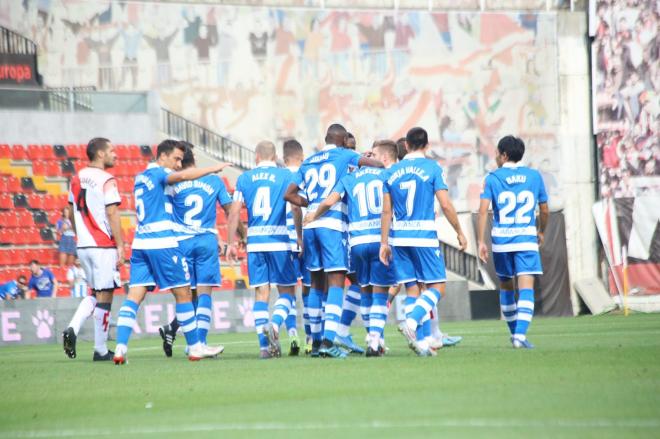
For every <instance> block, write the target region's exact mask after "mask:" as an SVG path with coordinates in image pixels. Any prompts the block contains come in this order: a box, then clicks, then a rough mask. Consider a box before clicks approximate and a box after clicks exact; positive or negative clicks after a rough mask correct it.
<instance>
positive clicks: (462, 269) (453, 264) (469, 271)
mask: <svg viewBox="0 0 660 439" xmlns="http://www.w3.org/2000/svg"><path fill="white" fill-rule="evenodd" d="M440 248H441V249H442V252H443V253H444V256H445V265H446V267H447V269H448V270H451V271H453V272H454V273H456V274H458V275H459V276H462V277H464V278H466V279H467V280H469V281H472V282H475V283H478V284H481V285H484V284H485V281H484V279H483V277H482V275H481V273H480V272H479V261H478V260H477V257H476V256H475V255H471V254H469V253H466V252H463V251H460V250H459V249H457V248H456V247H454V246H452V245H449V244H447V243H445V242H442V241H440Z"/></svg>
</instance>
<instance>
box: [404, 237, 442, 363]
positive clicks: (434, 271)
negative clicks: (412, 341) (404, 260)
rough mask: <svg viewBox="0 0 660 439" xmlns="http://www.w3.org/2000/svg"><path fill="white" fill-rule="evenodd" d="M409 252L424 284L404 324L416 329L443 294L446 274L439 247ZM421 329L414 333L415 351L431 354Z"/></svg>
mask: <svg viewBox="0 0 660 439" xmlns="http://www.w3.org/2000/svg"><path fill="white" fill-rule="evenodd" d="M410 253H411V259H412V261H413V265H414V267H415V275H416V277H417V279H418V280H419V281H420V282H423V283H424V285H425V289H424V291H422V292H421V294H420V295H419V297H417V298H416V300H415V304H414V307H413V309H412V311H411V312H410V315H408V316H406V326H407V327H408V328H409V329H413V328H414V329H415V330H417V328H418V327H419V326H420V324H422V321H423V320H425V319H428V318H429V316H430V314H429V313H430V312H431V310H432V309H435V307H436V305H437V303H438V301H439V300H440V299H441V297H442V295H443V294H444V292H445V282H446V280H447V275H446V272H445V263H444V258H443V257H442V253H441V251H440V249H439V248H434V247H421V248H415V249H412V251H411V252H410ZM427 325H429V326H428V329H427V332H428V333H429V335H430V320H429V323H427ZM423 329H424V328H423V327H422V332H421V333H417V332H416V333H415V338H416V339H417V347H418V348H419V349H418V350H417V353H418V354H419V355H422V356H424V355H429V354H432V352H431V351H430V349H429V345H428V342H427V340H426V339H425V337H424V336H425V334H424V333H423ZM420 339H421V340H420Z"/></svg>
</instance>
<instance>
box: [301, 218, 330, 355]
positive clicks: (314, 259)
mask: <svg viewBox="0 0 660 439" xmlns="http://www.w3.org/2000/svg"><path fill="white" fill-rule="evenodd" d="M317 230H318V229H305V230H303V241H304V248H305V251H304V253H303V259H304V261H305V268H306V269H307V270H308V271H309V272H310V278H311V279H310V281H311V282H310V283H311V286H310V289H309V295H308V298H307V309H308V315H309V327H310V335H311V337H312V350H311V352H310V354H311V356H312V357H318V351H319V348H320V347H321V338H322V337H323V333H322V330H321V328H322V320H321V313H322V301H323V294H324V292H325V273H324V272H323V270H322V267H321V249H320V247H319V243H318V240H317V239H316V235H317V233H316V232H317Z"/></svg>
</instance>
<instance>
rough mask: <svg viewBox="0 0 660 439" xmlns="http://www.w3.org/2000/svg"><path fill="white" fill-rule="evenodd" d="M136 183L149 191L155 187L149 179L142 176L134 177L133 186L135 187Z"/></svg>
mask: <svg viewBox="0 0 660 439" xmlns="http://www.w3.org/2000/svg"><path fill="white" fill-rule="evenodd" d="M138 183H143V184H144V185H145V186H147V189H149V190H150V191H152V190H153V189H154V188H155V187H156V185H155V184H154V182H153V181H151V179H150V178H149V177H147V176H146V175H144V174H138V176H137V177H135V184H136V185H137V184H138Z"/></svg>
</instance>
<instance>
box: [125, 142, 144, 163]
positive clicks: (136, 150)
mask: <svg viewBox="0 0 660 439" xmlns="http://www.w3.org/2000/svg"><path fill="white" fill-rule="evenodd" d="M128 156H129V157H130V158H131V159H133V160H139V161H140V162H142V161H143V159H142V152H141V151H140V147H139V146H138V145H128Z"/></svg>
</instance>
